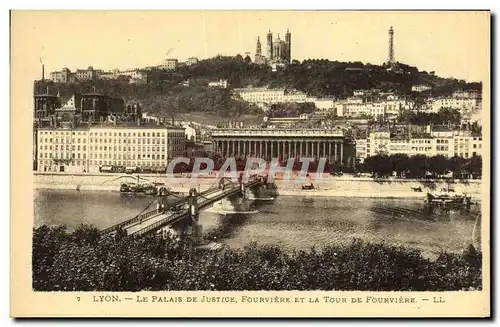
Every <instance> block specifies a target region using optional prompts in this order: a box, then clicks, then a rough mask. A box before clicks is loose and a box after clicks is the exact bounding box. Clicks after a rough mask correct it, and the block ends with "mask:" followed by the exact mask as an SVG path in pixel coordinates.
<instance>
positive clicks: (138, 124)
mask: <svg viewBox="0 0 500 327" xmlns="http://www.w3.org/2000/svg"><path fill="white" fill-rule="evenodd" d="M136 123H137V126H141V119H140V118H136Z"/></svg>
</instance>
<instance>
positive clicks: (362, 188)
mask: <svg viewBox="0 0 500 327" xmlns="http://www.w3.org/2000/svg"><path fill="white" fill-rule="evenodd" d="M33 178H34V187H35V188H42V189H43V188H45V189H73V190H74V189H76V188H77V186H80V190H106V191H118V190H119V187H120V184H122V183H127V182H132V183H136V182H137V175H124V174H105V173H79V174H75V173H47V172H35V173H34V176H33ZM146 180H149V181H151V182H153V181H156V182H163V183H165V184H166V185H167V186H169V187H170V188H172V190H173V191H178V192H188V190H189V188H190V187H196V188H199V189H200V190H201V191H203V190H205V189H207V188H209V187H211V186H212V185H215V184H216V179H215V178H214V176H203V175H202V176H200V177H199V178H197V179H196V182H195V184H193V185H190V184H189V182H187V181H186V179H183V178H181V176H176V178H169V179H167V177H166V176H165V175H155V174H141V175H140V182H146ZM275 183H276V186H277V189H278V193H279V194H280V195H290V196H348V197H386V198H390V197H401V198H420V197H425V195H426V193H427V192H440V191H441V190H442V189H443V188H447V187H448V185H449V187H450V188H452V189H454V191H455V193H456V194H462V193H467V194H470V195H472V196H473V198H480V195H481V188H482V184H481V180H460V181H458V180H455V181H453V182H450V183H448V182H444V181H442V180H407V179H372V178H359V177H358V178H356V177H352V176H341V177H333V176H328V175H324V176H323V177H322V178H321V179H315V178H314V176H313V178H312V179H310V180H309V182H305V183H304V182H303V181H296V180H294V177H292V179H291V180H290V181H287V180H285V179H284V178H283V177H282V176H277V178H276V180H275ZM309 183H313V185H314V187H315V189H314V190H302V185H304V184H309ZM196 184H197V185H196ZM412 187H421V189H422V192H414V191H412V189H411V188H412Z"/></svg>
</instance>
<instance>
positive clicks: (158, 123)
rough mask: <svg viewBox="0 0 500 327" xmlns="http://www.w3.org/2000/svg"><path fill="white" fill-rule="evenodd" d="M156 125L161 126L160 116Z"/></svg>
mask: <svg viewBox="0 0 500 327" xmlns="http://www.w3.org/2000/svg"><path fill="white" fill-rule="evenodd" d="M156 125H158V126H160V118H156Z"/></svg>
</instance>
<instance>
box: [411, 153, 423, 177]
mask: <svg viewBox="0 0 500 327" xmlns="http://www.w3.org/2000/svg"><path fill="white" fill-rule="evenodd" d="M409 170H410V175H411V176H412V177H414V178H423V177H425V173H426V172H427V170H428V165H427V157H426V156H424V155H421V154H417V155H414V156H411V157H410V169H409Z"/></svg>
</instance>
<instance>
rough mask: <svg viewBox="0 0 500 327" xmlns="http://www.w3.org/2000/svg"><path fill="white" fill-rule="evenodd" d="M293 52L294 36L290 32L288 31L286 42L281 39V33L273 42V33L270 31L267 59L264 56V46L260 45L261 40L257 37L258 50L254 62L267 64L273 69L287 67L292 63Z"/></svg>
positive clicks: (268, 34)
mask: <svg viewBox="0 0 500 327" xmlns="http://www.w3.org/2000/svg"><path fill="white" fill-rule="evenodd" d="M291 52H292V34H291V33H290V31H289V30H288V29H287V31H286V34H285V40H281V39H280V35H279V33H278V37H277V38H276V39H275V40H273V33H272V32H271V30H269V33H267V57H266V56H264V55H262V45H261V43H260V38H259V37H257V48H256V51H255V60H254V62H255V63H256V64H260V65H265V64H267V65H270V66H273V67H276V66H286V65H288V64H289V63H290V61H291Z"/></svg>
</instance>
